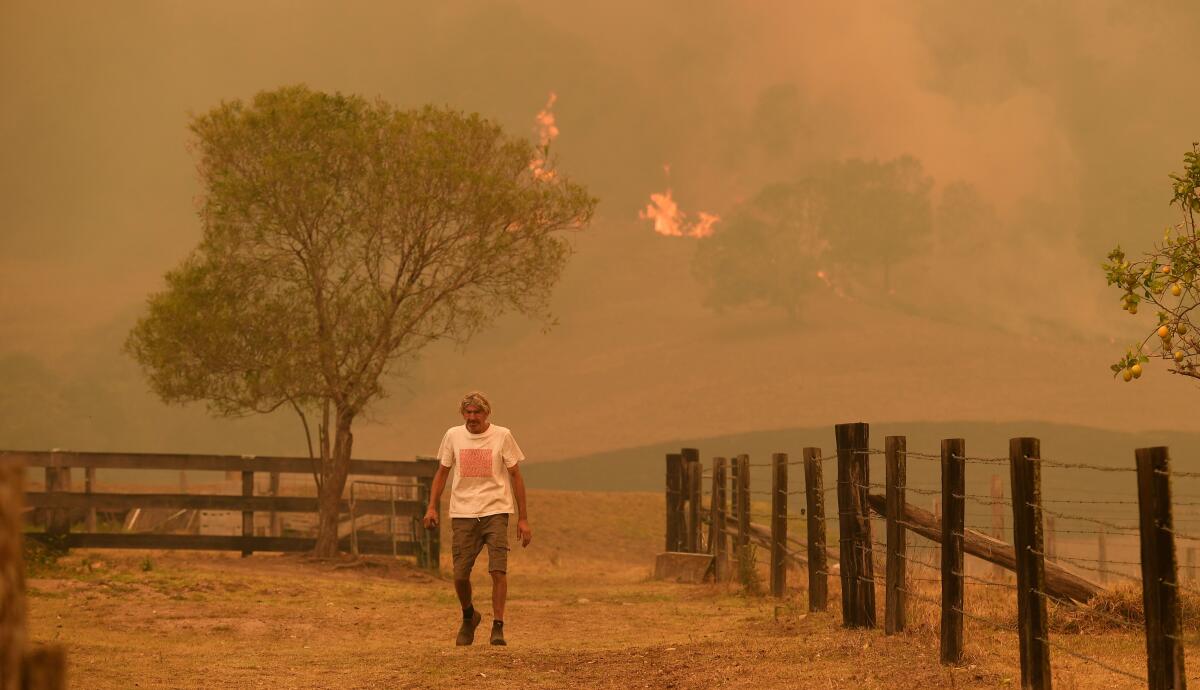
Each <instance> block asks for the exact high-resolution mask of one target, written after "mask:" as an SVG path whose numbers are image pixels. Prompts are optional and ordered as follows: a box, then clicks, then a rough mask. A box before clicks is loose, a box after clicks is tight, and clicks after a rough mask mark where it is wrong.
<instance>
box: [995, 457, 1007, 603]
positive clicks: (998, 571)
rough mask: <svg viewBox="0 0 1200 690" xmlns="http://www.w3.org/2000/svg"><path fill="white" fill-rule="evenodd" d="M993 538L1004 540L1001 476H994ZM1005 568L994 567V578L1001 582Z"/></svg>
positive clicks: (1002, 485)
mask: <svg viewBox="0 0 1200 690" xmlns="http://www.w3.org/2000/svg"><path fill="white" fill-rule="evenodd" d="M992 536H993V537H995V538H996V539H999V540H1000V541H1007V540H1006V539H1005V538H1004V483H1003V482H1002V481H1001V479H1000V475H998V474H993V475H992ZM1004 572H1005V571H1004V568H1003V567H1001V566H999V565H995V564H993V565H992V577H993V578H995V579H997V580H999V579H1001V578H1003V577H1004Z"/></svg>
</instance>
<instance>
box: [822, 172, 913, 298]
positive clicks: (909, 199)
mask: <svg viewBox="0 0 1200 690" xmlns="http://www.w3.org/2000/svg"><path fill="white" fill-rule="evenodd" d="M823 183H824V187H825V194H826V199H827V206H828V215H827V221H828V225H827V226H826V228H825V233H826V236H827V237H828V238H829V243H830V249H831V253H832V257H831V258H832V259H833V260H834V261H836V262H837V263H839V264H841V265H844V266H846V267H848V268H851V269H857V270H863V269H867V268H874V267H878V268H879V269H881V270H882V272H883V287H884V290H890V289H891V269H892V267H893V266H895V265H896V264H897V263H898V262H900V261H901V260H903V259H905V258H908V257H909V256H911V255H913V254H914V253H916V252H917V251H919V250H921V249H923V248H924V247H925V246H926V245H927V244H928V242H929V238H930V235H931V233H932V230H933V211H932V205H931V202H930V199H929V194H930V189H931V188H932V187H933V181H932V180H931V179H930V178H929V177H928V176H926V175H925V172H924V170H923V168H922V166H921V163H920V161H918V160H917V159H915V158H913V157H911V156H902V157H900V158H896V159H893V160H890V161H884V162H880V161H874V160H872V161H863V160H848V161H843V162H840V163H838V164H837V165H835V166H833V167H832V168H831V169H830V170H829V172H828V173H827V174H826V175H825V176H824V180H823Z"/></svg>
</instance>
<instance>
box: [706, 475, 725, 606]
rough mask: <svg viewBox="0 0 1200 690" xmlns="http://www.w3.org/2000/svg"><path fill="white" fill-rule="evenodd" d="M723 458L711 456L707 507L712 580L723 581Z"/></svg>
mask: <svg viewBox="0 0 1200 690" xmlns="http://www.w3.org/2000/svg"><path fill="white" fill-rule="evenodd" d="M725 502H726V501H725V458H713V471H712V498H711V499H710V500H709V508H710V510H711V511H712V519H711V520H710V521H709V522H710V523H711V524H710V526H711V527H712V531H711V532H710V534H712V538H711V539H709V540H708V547H709V552H710V553H712V555H713V580H715V581H716V582H724V581H725V580H727V579H728V577H729V560H728V552H727V549H728V547H726V545H725Z"/></svg>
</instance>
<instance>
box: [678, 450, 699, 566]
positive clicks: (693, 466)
mask: <svg viewBox="0 0 1200 690" xmlns="http://www.w3.org/2000/svg"><path fill="white" fill-rule="evenodd" d="M682 454H683V462H684V464H685V465H686V466H687V468H688V470H687V479H688V486H687V500H688V547H689V548H688V550H689V551H691V552H692V553H700V546H701V544H700V497H701V492H702V491H703V488H704V476H703V475H704V468H703V466H702V465H701V464H700V451H699V450H697V449H695V448H684V449H683V453H682Z"/></svg>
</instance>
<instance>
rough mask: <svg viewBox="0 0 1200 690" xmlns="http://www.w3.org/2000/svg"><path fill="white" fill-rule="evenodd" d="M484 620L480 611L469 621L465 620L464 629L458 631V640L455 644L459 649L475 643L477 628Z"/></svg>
mask: <svg viewBox="0 0 1200 690" xmlns="http://www.w3.org/2000/svg"><path fill="white" fill-rule="evenodd" d="M482 620H483V616H481V615H480V614H479V612H478V611H476V612H475V613H474V615H472V616H471V618H470V619H469V620H468V619H466V618H464V619H463V622H462V627H460V628H459V629H458V639H456V640H455V641H454V644H456V645H458V646H459V647H465V646H467V645H469V644H471V643H472V642H474V641H475V628H478V627H479V622H480V621H482Z"/></svg>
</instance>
